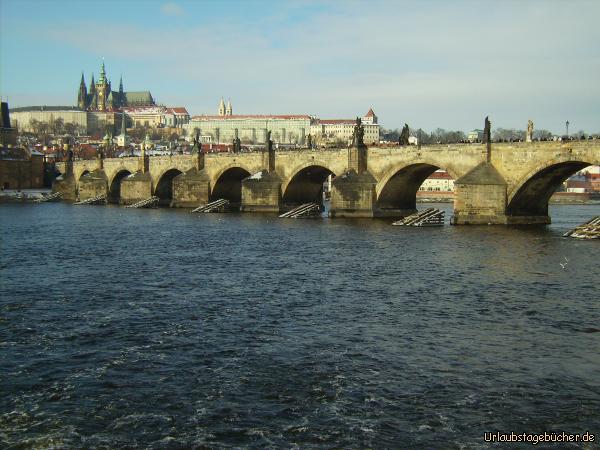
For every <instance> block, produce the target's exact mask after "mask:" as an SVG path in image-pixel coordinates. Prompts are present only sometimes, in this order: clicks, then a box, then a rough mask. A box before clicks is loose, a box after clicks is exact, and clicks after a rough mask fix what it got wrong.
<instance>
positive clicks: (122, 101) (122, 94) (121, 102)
mask: <svg viewBox="0 0 600 450" xmlns="http://www.w3.org/2000/svg"><path fill="white" fill-rule="evenodd" d="M119 106H125V92H124V91H123V75H121V79H120V81H119Z"/></svg>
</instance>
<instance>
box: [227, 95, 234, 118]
mask: <svg viewBox="0 0 600 450" xmlns="http://www.w3.org/2000/svg"><path fill="white" fill-rule="evenodd" d="M232 114H233V108H232V107H231V99H228V100H227V108H226V109H225V115H226V116H231V115H232Z"/></svg>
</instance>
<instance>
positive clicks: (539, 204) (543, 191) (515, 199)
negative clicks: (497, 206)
mask: <svg viewBox="0 0 600 450" xmlns="http://www.w3.org/2000/svg"><path fill="white" fill-rule="evenodd" d="M589 165H590V164H589V163H585V162H581V161H566V162H562V163H558V164H553V165H551V166H548V167H546V168H544V169H542V170H540V171H538V172H537V173H536V174H535V175H533V176H532V177H530V178H529V179H528V180H527V181H525V182H524V183H523V184H522V185H521V187H519V189H518V190H517V191H516V193H515V194H514V195H513V196H512V198H510V199H509V203H508V206H507V208H506V215H508V216H519V217H522V216H548V200H550V197H551V196H552V194H554V192H556V190H557V189H558V188H559V187H560V185H561V184H562V183H563V182H564V181H565V180H566V179H567V178H569V177H570V176H571V175H573V174H575V173H576V172H579V171H580V170H581V169H583V168H585V167H587V166H589Z"/></svg>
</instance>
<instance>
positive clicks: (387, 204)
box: [377, 163, 453, 216]
mask: <svg viewBox="0 0 600 450" xmlns="http://www.w3.org/2000/svg"><path fill="white" fill-rule="evenodd" d="M439 169H440V167H438V166H434V165H433V164H427V163H418V164H411V165H409V166H406V167H403V168H402V169H400V170H398V171H397V172H396V173H394V174H393V175H392V176H391V177H390V178H389V179H388V181H387V182H386V183H385V185H384V186H383V188H382V189H381V191H380V193H379V195H378V197H377V207H378V209H379V210H380V211H381V212H382V213H383V214H384V215H390V216H394V215H398V216H402V215H405V214H410V213H412V212H414V211H415V210H416V209H417V191H418V190H419V188H420V187H421V185H422V184H423V183H424V182H425V180H427V179H428V178H429V177H430V176H431V175H433V174H434V172H436V171H437V170H439ZM450 180H452V177H450ZM450 185H452V186H453V183H452V184H449V183H448V184H447V186H450ZM433 189H436V188H435V187H434V188H433ZM433 189H432V190H433ZM447 189H449V187H448V188H447ZM440 191H441V190H440Z"/></svg>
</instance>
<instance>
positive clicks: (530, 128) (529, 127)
mask: <svg viewBox="0 0 600 450" xmlns="http://www.w3.org/2000/svg"><path fill="white" fill-rule="evenodd" d="M532 141H533V121H532V120H531V119H529V120H528V121H527V136H526V137H525V142H532Z"/></svg>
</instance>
